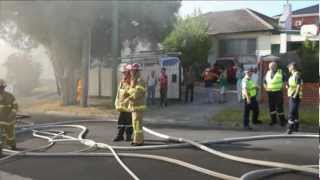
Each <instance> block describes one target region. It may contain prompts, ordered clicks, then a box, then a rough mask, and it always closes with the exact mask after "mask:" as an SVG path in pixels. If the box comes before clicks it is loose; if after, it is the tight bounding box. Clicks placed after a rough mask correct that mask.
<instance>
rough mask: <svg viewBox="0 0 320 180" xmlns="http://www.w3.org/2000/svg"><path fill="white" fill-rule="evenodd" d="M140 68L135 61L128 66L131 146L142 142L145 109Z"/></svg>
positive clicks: (140, 144)
mask: <svg viewBox="0 0 320 180" xmlns="http://www.w3.org/2000/svg"><path fill="white" fill-rule="evenodd" d="M141 70H142V68H141V66H140V65H139V64H137V63H134V64H132V66H131V67H130V74H131V80H130V88H129V90H128V94H129V97H128V98H127V99H126V101H128V102H129V106H128V107H129V110H130V111H131V112H132V126H133V141H132V143H131V145H133V146H142V145H143V143H144V137H143V129H142V121H143V112H144V111H145V109H146V104H145V95H146V89H145V82H144V80H143V79H142V77H141V75H140V71H141Z"/></svg>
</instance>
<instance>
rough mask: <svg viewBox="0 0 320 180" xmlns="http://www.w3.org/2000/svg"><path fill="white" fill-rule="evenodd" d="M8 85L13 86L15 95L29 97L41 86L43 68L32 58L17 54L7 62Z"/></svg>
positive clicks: (11, 56)
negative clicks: (40, 79)
mask: <svg viewBox="0 0 320 180" xmlns="http://www.w3.org/2000/svg"><path fill="white" fill-rule="evenodd" d="M4 65H5V67H6V68H7V78H6V79H7V81H8V84H10V85H12V86H13V89H14V93H16V94H19V95H29V94H31V92H32V90H33V89H34V88H36V87H37V86H38V84H39V78H40V73H41V66H40V64H39V63H37V62H34V61H33V60H32V57H31V56H30V55H28V54H24V53H15V54H12V55H10V56H9V57H8V59H7V61H6V62H5V64H4Z"/></svg>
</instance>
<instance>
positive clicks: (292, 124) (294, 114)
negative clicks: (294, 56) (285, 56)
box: [287, 62, 303, 134]
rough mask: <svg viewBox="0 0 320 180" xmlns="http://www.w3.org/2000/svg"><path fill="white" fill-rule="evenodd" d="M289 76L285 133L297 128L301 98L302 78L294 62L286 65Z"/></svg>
mask: <svg viewBox="0 0 320 180" xmlns="http://www.w3.org/2000/svg"><path fill="white" fill-rule="evenodd" d="M288 70H289V72H290V74H291V75H290V77H289V80H288V85H287V88H288V100H289V112H288V130H287V133H288V134H291V133H292V132H293V131H296V132H298V130H299V104H300V100H301V98H302V84H303V82H302V79H301V76H300V73H299V72H298V71H297V65H296V63H294V62H293V63H290V64H289V65H288Z"/></svg>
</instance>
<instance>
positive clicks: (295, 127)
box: [287, 122, 299, 134]
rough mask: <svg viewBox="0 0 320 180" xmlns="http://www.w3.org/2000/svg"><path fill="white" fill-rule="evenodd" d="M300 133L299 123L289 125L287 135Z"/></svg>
mask: <svg viewBox="0 0 320 180" xmlns="http://www.w3.org/2000/svg"><path fill="white" fill-rule="evenodd" d="M294 131H295V132H298V131H299V122H295V123H294V124H289V126H288V130H287V134H292V133H293V132H294Z"/></svg>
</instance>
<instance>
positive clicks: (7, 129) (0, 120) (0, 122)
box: [0, 79, 18, 150]
mask: <svg viewBox="0 0 320 180" xmlns="http://www.w3.org/2000/svg"><path fill="white" fill-rule="evenodd" d="M5 88H6V83H5V81H4V80H3V79H0V128H1V131H2V144H3V145H4V144H5V145H8V146H10V147H11V149H12V150H15V149H16V137H15V136H16V135H15V124H16V112H17V110H18V104H17V102H16V100H15V97H14V96H13V95H12V94H11V93H9V92H7V91H5ZM0 149H2V147H0Z"/></svg>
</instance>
